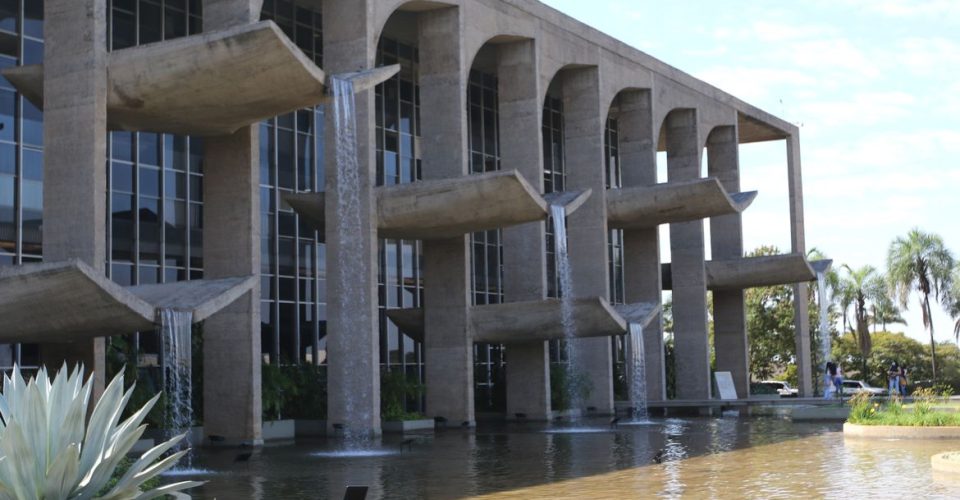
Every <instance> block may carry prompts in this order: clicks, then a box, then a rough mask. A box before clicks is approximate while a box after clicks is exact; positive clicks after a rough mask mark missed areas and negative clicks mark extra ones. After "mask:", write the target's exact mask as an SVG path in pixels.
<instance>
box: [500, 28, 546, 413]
mask: <svg viewBox="0 0 960 500" xmlns="http://www.w3.org/2000/svg"><path fill="white" fill-rule="evenodd" d="M497 76H498V82H499V83H498V86H499V88H498V89H497V90H498V92H497V94H498V95H497V97H498V104H499V112H500V113H499V114H500V161H501V164H502V165H503V168H504V169H517V170H518V171H519V172H520V174H521V175H523V176H524V178H526V179H527V180H528V181H530V183H531V184H533V185H534V186H536V188H537V192H542V191H543V148H542V145H543V137H542V134H541V126H542V123H541V115H542V112H543V102H542V101H541V98H540V95H541V93H542V92H541V91H542V89H541V86H540V54H539V51H538V50H537V42H535V41H534V40H522V41H516V42H512V43H506V44H503V45H499V46H497ZM544 230H545V227H544V223H543V222H532V223H528V224H523V225H520V226H514V227H510V228H505V229H504V230H503V280H504V281H503V294H504V300H506V301H507V302H522V301H535V300H543V299H544V298H546V296H547V263H546V238H545V236H544ZM507 356H508V358H509V361H508V362H507V368H506V372H507V373H506V378H507V415H516V414H518V413H522V414H524V415H526V416H527V417H528V418H531V419H536V420H546V419H547V418H549V416H550V414H551V406H550V357H549V351H548V349H547V343H546V342H530V343H526V344H517V345H514V346H511V347H510V353H509V354H508V355H507Z"/></svg>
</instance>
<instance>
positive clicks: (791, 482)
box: [178, 413, 960, 499]
mask: <svg viewBox="0 0 960 500" xmlns="http://www.w3.org/2000/svg"><path fill="white" fill-rule="evenodd" d="M608 422H609V421H608V420H596V421H590V420H587V421H585V422H582V423H580V424H579V425H577V426H573V425H570V424H567V425H547V424H497V425H481V426H480V427H478V429H477V430H476V432H464V431H461V430H459V429H451V430H445V431H438V432H437V433H436V434H434V435H424V436H417V437H415V438H414V440H413V442H406V443H405V442H404V439H407V440H409V439H410V438H411V436H406V438H401V437H399V436H398V437H393V436H387V437H385V438H384V440H383V442H382V443H381V444H380V445H379V447H377V448H376V449H374V450H371V451H372V452H371V453H367V454H363V456H352V455H350V454H344V453H341V451H342V443H340V442H339V441H337V440H333V439H331V440H311V441H302V440H301V441H299V442H298V443H297V444H295V445H285V446H267V447H264V448H263V449H261V450H258V451H256V452H255V453H253V454H252V455H249V451H247V454H244V450H236V449H233V450H204V451H202V452H201V453H200V454H199V456H198V457H197V462H199V463H195V465H197V466H199V467H201V468H203V469H209V470H212V471H215V472H216V474H214V475H208V476H206V477H203V478H202V479H203V480H207V481H209V482H208V483H207V484H206V485H204V486H203V487H201V488H198V489H196V490H194V491H193V495H194V498H220V499H243V498H255V499H288V498H289V499H300V498H303V499H308V498H309V499H317V498H331V499H339V498H342V496H343V492H344V489H345V488H346V486H348V485H360V486H368V487H369V488H370V494H369V496H368V498H371V499H373V498H397V499H409V498H431V499H434V498H437V499H444V498H517V499H521V498H522V499H531V498H650V497H661V498H822V497H828V496H829V497H833V498H870V497H872V498H898V497H899V498H925V499H926V498H960V482H954V481H953V480H951V479H950V478H941V477H935V476H933V475H932V472H931V469H930V456H931V455H933V454H936V453H939V452H942V451H948V450H960V441H927V442H919V441H870V442H866V441H857V440H849V439H846V440H845V439H844V437H843V434H842V433H841V432H840V430H841V426H840V424H814V423H797V424H794V423H791V422H790V421H789V420H788V419H786V417H785V416H784V415H781V414H776V413H774V414H772V415H769V416H752V417H737V416H735V415H728V416H725V417H723V418H699V417H692V418H684V419H657V418H651V419H650V423H649V424H647V425H633V426H618V427H612V428H611V427H610V426H609V425H608ZM178 479H179V478H178Z"/></svg>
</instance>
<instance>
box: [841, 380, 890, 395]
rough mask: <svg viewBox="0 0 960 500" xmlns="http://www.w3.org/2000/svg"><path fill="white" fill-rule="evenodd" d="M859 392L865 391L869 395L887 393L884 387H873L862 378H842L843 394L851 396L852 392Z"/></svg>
mask: <svg viewBox="0 0 960 500" xmlns="http://www.w3.org/2000/svg"><path fill="white" fill-rule="evenodd" d="M861 392H866V393H868V394H870V395H871V396H885V395H886V394H887V390H886V389H881V388H879V387H874V386H872V385H870V384H868V383H866V382H864V381H862V380H844V381H843V394H844V396H853V395H854V394H858V393H861Z"/></svg>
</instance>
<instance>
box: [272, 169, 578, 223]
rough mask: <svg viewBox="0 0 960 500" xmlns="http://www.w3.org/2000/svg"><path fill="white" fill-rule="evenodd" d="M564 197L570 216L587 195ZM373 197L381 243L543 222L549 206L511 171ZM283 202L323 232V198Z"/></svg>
mask: <svg viewBox="0 0 960 500" xmlns="http://www.w3.org/2000/svg"><path fill="white" fill-rule="evenodd" d="M566 195H567V196H566V198H564V199H563V201H564V202H565V206H566V207H567V208H566V209H567V212H568V213H572V212H573V211H574V210H576V209H577V208H578V207H580V206H581V205H582V204H583V201H584V200H585V199H586V198H587V197H588V196H589V195H590V191H589V190H587V191H578V192H570V193H566ZM376 197H377V229H378V231H379V234H380V237H382V238H402V239H409V240H436V239H445V238H455V237H457V236H462V235H464V234H469V233H473V232H477V231H486V230H490V229H497V228H501V227H509V226H514V225H517V224H525V223H527V222H534V221H539V220H544V219H545V218H546V217H547V214H548V201H547V200H545V199H544V198H543V197H542V196H541V195H540V194H539V193H538V192H537V190H536V189H535V188H534V187H533V186H532V185H531V184H530V183H529V182H527V180H526V179H525V178H524V177H523V176H522V175H520V174H519V173H518V172H517V171H516V170H508V171H502V172H490V173H486V174H479V175H468V176H463V177H457V178H452V179H440V180H431V181H420V182H414V183H410V184H401V185H395V186H380V187H378V188H376ZM283 199H284V201H286V202H287V204H289V205H290V206H291V207H293V209H294V210H296V211H297V213H299V214H300V215H301V216H303V217H304V218H305V219H306V220H307V222H309V223H310V224H311V225H312V226H313V227H314V228H316V229H318V230H321V231H322V230H324V228H325V225H326V224H325V220H326V219H325V213H326V206H325V200H326V196H325V195H324V193H297V194H287V195H284V197H283Z"/></svg>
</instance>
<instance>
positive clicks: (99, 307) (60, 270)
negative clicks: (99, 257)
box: [0, 259, 259, 343]
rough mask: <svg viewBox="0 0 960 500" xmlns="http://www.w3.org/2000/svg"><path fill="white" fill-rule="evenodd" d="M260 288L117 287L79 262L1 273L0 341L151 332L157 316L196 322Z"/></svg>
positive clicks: (251, 282)
mask: <svg viewBox="0 0 960 500" xmlns="http://www.w3.org/2000/svg"><path fill="white" fill-rule="evenodd" d="M258 283H259V280H258V278H257V277H254V276H249V277H241V278H227V279H221V280H197V281H184V282H179V283H170V284H166V285H146V286H139V287H126V288H125V287H121V286H120V285H118V284H116V283H114V282H113V281H111V280H110V279H108V278H107V277H106V276H104V275H103V274H102V273H100V272H99V271H97V270H96V269H93V268H92V267H90V266H89V265H87V264H86V263H84V262H83V261H81V260H78V259H73V260H69V261H62V262H47V263H40V264H24V265H22V266H15V267H3V268H0V317H2V318H4V322H5V326H4V327H3V328H2V329H0V342H4V343H6V342H78V341H81V340H90V339H93V338H98V337H109V336H111V335H126V334H129V333H131V332H136V331H151V330H153V328H154V327H155V322H156V311H157V309H159V308H173V309H178V310H183V311H192V312H193V314H194V317H193V320H194V322H200V321H203V320H204V319H206V318H207V317H209V316H210V315H211V314H213V313H215V312H216V311H219V310H220V309H223V308H224V307H226V306H227V305H229V304H231V303H232V302H234V301H235V300H236V299H237V298H239V297H240V296H241V295H243V294H244V293H246V292H247V291H249V290H251V289H252V288H254V286H256V285H257V284H258Z"/></svg>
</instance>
